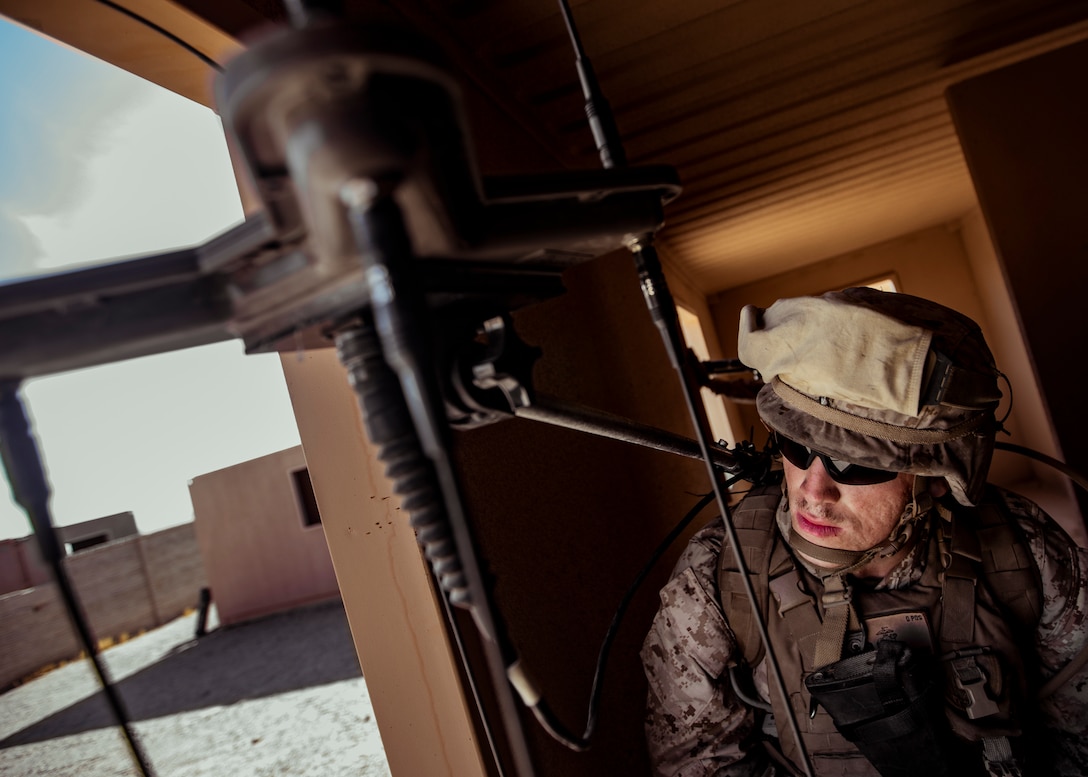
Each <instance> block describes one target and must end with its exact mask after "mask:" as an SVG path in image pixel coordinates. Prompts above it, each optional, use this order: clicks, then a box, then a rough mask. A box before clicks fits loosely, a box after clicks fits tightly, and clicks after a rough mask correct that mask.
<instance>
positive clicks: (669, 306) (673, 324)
mask: <svg viewBox="0 0 1088 777" xmlns="http://www.w3.org/2000/svg"><path fill="white" fill-rule="evenodd" d="M559 7H560V9H561V11H562V13H563V19H564V20H565V21H566V24H567V30H568V31H569V32H570V37H571V43H572V45H573V46H574V50H575V56H576V62H575V64H576V66H577V68H578V77H579V79H580V80H581V82H582V92H583V94H585V97H586V116H587V117H588V118H589V124H590V129H591V130H592V132H593V138H594V140H595V141H596V143H597V150H598V151H599V153H600V156H601V163H602V164H603V165H604V166H605V167H606V168H610V167H613V166H623V165H625V164H626V154H625V153H624V151H623V143H622V141H621V140H620V137H619V132H618V131H617V129H616V123H615V119H614V118H613V116H612V112H611V109H610V108H609V106H608V103H607V101H606V100H605V99H604V97H603V96H601V93H600V84H599V83H598V82H597V77H596V74H595V73H594V72H593V67H592V65H591V64H590V63H589V61H588V59H587V58H586V56H585V52H584V51H583V49H582V42H581V39H580V38H579V36H578V32H577V28H576V27H575V24H574V19H573V16H572V14H571V11H570V6H569V4H568V2H567V0H559ZM628 248H629V249H630V251H631V253H632V255H633V256H634V259H635V266H636V268H637V270H638V276H639V284H640V285H641V287H642V296H643V299H645V301H646V306H647V308H648V309H649V312H650V318H651V319H652V320H653V322H654V325H655V326H656V327H657V329H658V332H660V334H661V338H662V340H664V342H665V351H666V353H667V354H668V355H669V360H670V361H671V362H672V364H673V367H674V368H675V369H676V371H677V372H678V373H679V377H680V384H681V389H682V391H683V393H684V400H685V403H686V404H687V408H688V414H689V415H690V417H691V422H692V425H693V426H694V427H695V439H696V440H697V442H698V443H699V450H700V452H701V454H702V459H703V461H704V462H705V464H706V467H707V473H708V474H709V476H710V481H711V485H712V487H713V492H714V495H715V497H716V498H717V502H718V509H719V511H720V512H721V515H722V522H723V523H724V525H725V533H726V537H727V538H728V541H729V545H730V546H731V547H732V550H733V556H734V559H735V561H736V564H737V568H738V569H739V570H740V572H741V575H740V577H741V580H742V581H743V583H744V589H745V594H746V595H747V597H748V600H749V601H750V602H751V604H752V619H753V621H754V622H755V624H756V628H757V630H758V631H759V636H760V638H761V639H762V640H763V644H764V646H765V647H766V651H765V652H766V656H767V662H768V669H769V672H768V674H769V679H770V680H771V681H772V682H773V683H774V687H775V690H776V691H777V692H778V694H779V695H780V696H781V697H782V698H783V700H784V701H785V707H786V710H787V711H788V713H787V715H786V722H787V724H788V727H789V730H790V735H791V736H792V737H793V739H794V741H795V742H796V743H797V748H798V752H799V753H800V755H801V764H802V766H803V767H804V772H805V775H806V777H813V768H812V764H811V762H810V761H809V757H808V751H807V749H806V747H805V742H804V739H803V738H802V736H801V729H800V726H799V725H798V722H797V715H796V714H795V713H794V710H793V706H792V704H791V703H790V695H789V692H788V691H787V690H786V684H785V681H784V680H783V677H782V669H781V667H780V666H779V663H778V658H777V656H776V655H775V653H774V649H773V648H772V647H771V640H770V635H769V634H768V632H767V624H766V620H765V619H764V617H763V612H762V610H760V608H759V603H758V601H757V598H756V592H755V588H754V587H753V584H752V580H751V576H750V575H749V574H748V565H747V563H746V562H745V559H744V552H743V549H742V548H741V545H740V540H739V537H738V536H737V531H736V527H735V526H734V525H733V521H732V520H731V518H730V513H729V500H728V499H727V498H726V496H725V486H724V484H723V482H722V479H721V477H720V476H719V473H718V472H717V470H716V469H715V467H714V464H713V460H712V458H711V456H710V442H709V440H710V424H709V421H708V420H707V416H706V408H705V406H704V405H703V403H702V397H701V395H700V394H699V378H698V366H697V364H696V362H695V357H694V355H693V354H692V353H691V351H690V350H689V349H688V348H687V346H686V345H685V343H684V337H683V334H682V333H681V331H680V321H679V317H678V314H677V312H676V303H675V302H674V301H673V298H672V293H671V292H670V290H669V286H668V283H667V282H666V280H665V273H664V270H663V269H662V267H661V262H660V260H659V258H658V255H657V250H656V249H655V248H654V245H653V235H652V234H647V235H642V236H638V237H637V239H633V240H631V241H630V242H629V243H628Z"/></svg>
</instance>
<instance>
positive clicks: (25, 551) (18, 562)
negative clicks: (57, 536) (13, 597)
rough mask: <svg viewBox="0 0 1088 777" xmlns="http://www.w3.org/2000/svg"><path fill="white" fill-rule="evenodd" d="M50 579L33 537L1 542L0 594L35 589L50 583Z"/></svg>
mask: <svg viewBox="0 0 1088 777" xmlns="http://www.w3.org/2000/svg"><path fill="white" fill-rule="evenodd" d="M50 577H51V574H50V572H49V568H48V567H47V566H46V565H45V562H44V561H42V554H41V552H40V551H39V550H38V543H37V541H36V540H35V539H34V538H33V537H20V538H19V539H15V540H10V539H9V540H0V594H6V593H10V592H12V591H21V590H22V589H24V588H33V587H34V586H36V585H41V584H42V583H47V582H49V579H50Z"/></svg>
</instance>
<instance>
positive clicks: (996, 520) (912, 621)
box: [718, 486, 1042, 777]
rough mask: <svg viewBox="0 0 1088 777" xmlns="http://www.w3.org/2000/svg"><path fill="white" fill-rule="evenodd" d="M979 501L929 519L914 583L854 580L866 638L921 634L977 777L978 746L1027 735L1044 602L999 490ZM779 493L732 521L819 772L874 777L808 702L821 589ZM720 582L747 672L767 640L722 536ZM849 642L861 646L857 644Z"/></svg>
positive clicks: (762, 495) (786, 738)
mask: <svg viewBox="0 0 1088 777" xmlns="http://www.w3.org/2000/svg"><path fill="white" fill-rule="evenodd" d="M987 497H988V498H986V499H984V501H983V504H982V505H980V506H979V507H977V508H971V509H957V510H956V511H955V513H954V514H953V513H951V512H950V511H947V510H942V513H941V515H940V517H938V516H937V515H936V514H935V515H934V517H933V519H932V520H933V524H934V525H933V526H932V527H931V532H932V533H935V536H931V539H930V542H929V543H928V549H929V558H928V561H927V564H926V568H925V572H924V573H923V576H922V578H921V580H919V581H917V582H916V583H914V584H912V585H910V586H907V587H905V588H902V589H899V590H888V591H875V590H865V589H863V588H862V587H861V586H859V585H857V584H855V586H854V596H853V603H854V606H855V608H856V610H857V613H858V616H859V618H860V619H861V621H862V622H863V624H864V629H865V635H864V636H865V641H867V642H868V643H869V645H873V644H875V643H877V642H878V641H879V640H881V639H894V640H897V641H903V642H906V643H909V644H912V646H914V647H915V648H918V647H921V645H920V643H925V642H926V641H928V642H929V643H930V648H929V649H930V650H931V651H932V655H933V656H936V657H939V658H940V659H941V660H940V662H939V664H940V665H941V666H943V668H944V674H945V677H944V678H939V679H941V681H942V683H943V686H944V699H945V705H944V706H945V713H946V716H947V718H948V721H949V724H950V725H951V729H952V731H953V732H954V734H955V739H956V741H957V742H958V744H957V746H958V747H962V748H964V749H965V753H964V758H965V759H968V760H969V761H970V768H969V769H964V770H962V773H964V774H970V773H975V772H977V773H985V772H984V771H982V766H983V760H984V759H983V750H984V749H985V750H986V752H987V754H990V753H991V749H992V747H993V745H992V743H993V742H1004V743H1005V744H1004V745H1002V746H1003V747H1007V741H1008V740H1006V739H1003V738H1015V737H1019V736H1020V735H1021V734H1022V733H1023V718H1022V716H1020V713H1023V711H1024V709H1025V707H1026V704H1025V701H1026V699H1027V695H1026V694H1027V691H1026V689H1027V687H1028V686H1027V680H1028V678H1027V677H1026V675H1025V666H1024V663H1023V661H1022V660H1021V654H1022V653H1024V652H1025V651H1030V650H1031V646H1032V644H1033V642H1034V631H1035V627H1036V624H1037V623H1038V620H1039V617H1040V613H1041V608H1042V583H1041V580H1040V577H1039V571H1038V568H1037V567H1036V565H1035V562H1034V559H1033V558H1032V555H1031V552H1030V550H1029V548H1028V547H1027V543H1026V541H1025V540H1024V539H1023V538H1022V536H1021V534H1020V532H1019V529H1018V526H1017V525H1016V524H1015V521H1014V520H1013V519H1012V518H1011V517H1007V516H1006V515H1005V513H1004V511H1003V510H1002V509H1000V508H999V507H998V506H997V504H998V500H997V498H996V497H995V496H994V495H992V494H990V493H989V492H988V495H987ZM781 498H782V492H781V488H780V487H779V486H771V487H765V488H761V489H753V490H752V492H750V493H749V495H748V496H747V497H746V498H745V500H744V501H743V502H742V503H741V504H740V506H739V507H738V508H737V510H736V511H735V512H734V514H733V523H734V526H735V528H736V530H737V535H738V540H739V541H740V545H741V548H742V550H743V555H744V559H745V564H746V566H747V567H748V570H749V574H750V577H751V580H752V584H753V587H754V589H755V592H756V599H757V601H758V602H759V607H760V609H761V611H762V612H763V614H764V618H765V619H766V622H767V628H768V633H769V636H770V640H771V644H772V646H773V648H774V652H775V655H776V657H777V658H778V662H779V664H780V666H781V670H782V674H783V679H784V681H785V684H786V688H787V690H788V693H789V695H790V700H791V706H792V707H793V711H794V715H795V717H796V720H797V721H798V724H799V726H800V729H801V735H802V738H803V740H804V742H805V747H806V750H807V751H808V754H809V758H810V761H811V763H812V765H813V768H814V770H815V772H816V774H817V775H843V776H853V775H858V776H859V777H860V775H872V774H873V773H874V768H873V766H872V765H871V764H870V763H869V762H868V761H867V760H866V759H865V757H864V756H862V754H861V753H860V752H859V751H858V749H857V747H856V746H855V745H854V744H852V743H851V742H849V741H848V740H847V739H845V738H844V737H843V736H842V735H841V734H840V733H839V732H838V730H837V728H836V726H835V724H834V722H833V721H832V719H831V716H830V715H828V713H827V712H826V711H825V710H824V709H823V708H822V707H818V706H816V705H813V704H812V702H811V698H810V695H809V692H808V689H807V688H806V685H805V682H804V678H805V677H807V676H808V675H810V674H812V673H813V672H814V671H815V670H816V667H814V666H813V656H814V653H815V645H816V637H817V634H818V633H819V631H820V624H821V622H822V619H823V614H824V613H823V604H822V601H821V595H822V593H823V587H822V585H821V583H820V580H819V579H818V578H817V577H815V576H814V575H812V574H811V573H809V572H808V571H807V570H806V569H805V568H804V566H803V565H801V564H799V563H795V561H794V558H793V556H792V555H791V553H790V549H789V547H788V545H787V544H786V543H785V542H784V540H783V539H782V537H781V534H780V533H779V531H778V528H777V525H776V520H775V516H776V511H777V508H778V504H779V501H780V500H781ZM718 586H719V593H720V597H721V603H722V607H723V610H724V613H725V616H726V619H727V620H728V622H729V625H730V627H731V629H732V631H733V633H734V635H735V636H736V638H737V641H738V643H739V644H738V647H739V648H740V649H739V651H738V652H739V653H740V654H741V656H742V657H743V660H744V662H746V663H747V666H748V667H751V668H753V669H754V668H755V667H757V666H758V665H759V664H760V662H761V661H762V659H763V644H762V641H761V640H760V637H759V634H758V631H757V629H756V627H755V623H754V620H753V618H752V611H751V605H750V603H749V601H748V597H747V596H746V594H745V589H744V585H743V581H742V580H741V574H740V572H739V571H738V569H737V568H736V564H735V560H734V557H733V552H732V551H731V550H730V549H729V547H728V546H727V544H726V546H724V547H723V548H722V552H721V554H720V561H719V569H718ZM855 647H856V648H857V649H862V644H861V641H860V640H859V641H858V644H857V645H856V646H855ZM844 655H849V651H848V650H847V651H846V652H845V653H844ZM738 659H739V657H738ZM738 663H739V661H738ZM770 698H771V705H772V708H773V711H774V715H775V720H776V721H777V722H778V731H779V735H780V736H779V744H780V746H781V748H782V752H783V754H784V755H785V756H786V757H787V758H788V759H790V761H792V762H793V763H794V764H799V763H800V760H801V759H800V755H799V753H798V750H797V744H796V742H795V741H793V740H792V738H791V736H790V734H789V731H788V729H786V727H785V726H784V725H783V721H785V719H786V718H785V714H786V711H785V709H784V707H783V700H782V699H781V698H780V694H778V693H777V692H776V691H775V690H773V688H772V690H771V692H770ZM950 739H953V738H950ZM964 740H966V742H968V743H972V744H971V745H966V744H964V743H963V741H964Z"/></svg>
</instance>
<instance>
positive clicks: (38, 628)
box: [0, 583, 80, 689]
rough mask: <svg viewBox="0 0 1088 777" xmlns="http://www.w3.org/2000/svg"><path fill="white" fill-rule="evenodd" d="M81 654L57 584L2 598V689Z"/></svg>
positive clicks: (18, 592) (0, 659) (17, 592)
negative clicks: (51, 665)
mask: <svg viewBox="0 0 1088 777" xmlns="http://www.w3.org/2000/svg"><path fill="white" fill-rule="evenodd" d="M79 651H80V648H79V640H78V639H77V638H76V633H75V630H74V629H73V628H72V623H71V621H70V620H69V617H68V613H67V611H66V610H65V608H64V604H63V602H62V601H61V598H60V593H59V592H58V591H57V584H56V583H44V584H42V585H40V586H37V587H36V588H27V589H25V590H22V591H16V592H14V593H10V594H7V595H5V596H0V689H2V688H7V687H8V686H9V685H11V684H12V683H14V682H18V681H19V680H21V679H22V678H24V677H26V676H28V675H30V674H32V673H33V672H36V671H37V670H39V669H41V668H42V667H44V666H48V665H49V664H54V663H56V662H58V661H65V660H68V659H71V658H74V657H75V656H76V655H78V654H79Z"/></svg>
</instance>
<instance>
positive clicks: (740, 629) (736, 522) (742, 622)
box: [718, 485, 819, 667]
mask: <svg viewBox="0 0 1088 777" xmlns="http://www.w3.org/2000/svg"><path fill="white" fill-rule="evenodd" d="M781 499H782V488H781V486H778V485H774V486H764V487H762V488H753V489H752V490H751V491H749V492H748V495H747V496H746V497H745V498H744V501H743V502H741V503H740V506H738V507H737V509H736V510H734V511H733V516H732V517H733V526H734V528H735V529H736V531H737V539H739V540H740V545H741V549H742V550H743V553H744V563H745V566H747V567H748V574H749V577H750V578H751V580H752V585H753V587H754V588H755V592H756V599H757V600H758V602H759V606H760V608H761V609H762V610H763V612H764V613H766V612H767V609H768V599H767V590H768V579H769V577H770V574H769V573H770V561H771V551H772V549H773V548H774V546H775V535H776V534H777V532H778V529H777V528H776V527H775V522H774V516H775V513H776V511H777V510H778V503H779V501H781ZM727 544H728V541H727V540H726V541H724V542H723V544H722V550H721V554H720V557H719V562H720V563H719V564H718V592H719V596H720V598H721V601H722V607H723V609H724V611H725V616H726V620H727V621H728V622H729V628H730V629H731V630H732V631H733V635H734V636H735V637H736V639H737V643H738V645H739V646H740V648H741V652H742V653H743V655H744V660H745V662H747V664H748V666H750V667H755V666H757V665H758V664H759V662H760V661H762V660H763V642H762V640H761V639H760V637H759V630H758V629H757V628H756V624H755V619H754V618H753V617H752V606H751V603H750V602H749V601H748V596H747V595H746V593H745V588H744V581H743V580H742V579H741V572H740V570H739V569H738V568H737V563H736V560H735V558H734V556H733V550H732V549H731V548H729V547H728V546H727ZM786 560H787V561H788V562H789V566H790V568H792V566H793V565H792V560H791V559H789V556H788V555H787V556H786ZM806 598H807V597H806ZM800 603H801V602H800V601H799V602H798V604H800ZM818 623H819V621H818V620H817V624H818Z"/></svg>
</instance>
